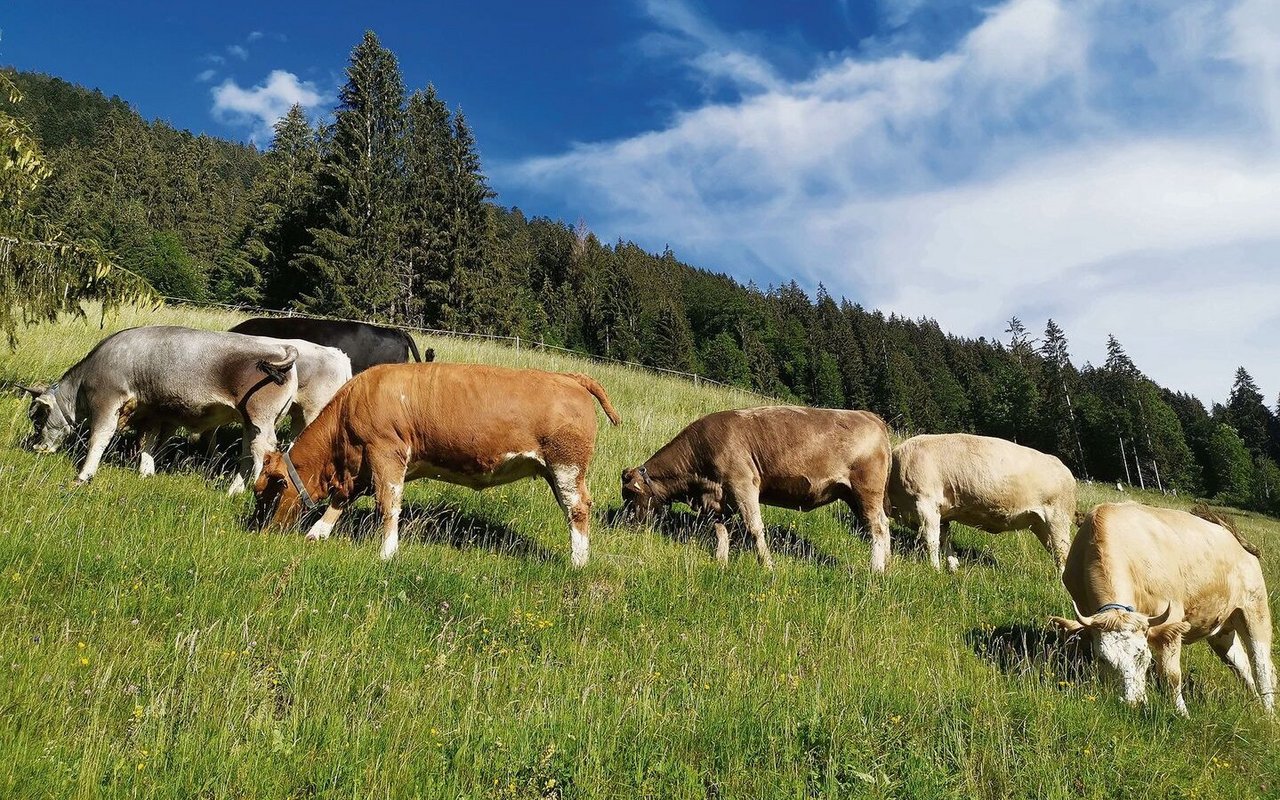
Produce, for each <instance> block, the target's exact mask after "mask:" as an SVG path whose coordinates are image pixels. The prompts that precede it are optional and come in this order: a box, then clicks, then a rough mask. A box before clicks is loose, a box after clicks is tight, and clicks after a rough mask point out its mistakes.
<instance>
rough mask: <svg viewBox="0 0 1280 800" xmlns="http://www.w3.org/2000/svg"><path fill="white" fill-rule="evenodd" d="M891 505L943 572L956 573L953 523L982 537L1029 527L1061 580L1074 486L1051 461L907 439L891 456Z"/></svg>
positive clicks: (967, 439) (1017, 448)
mask: <svg viewBox="0 0 1280 800" xmlns="http://www.w3.org/2000/svg"><path fill="white" fill-rule="evenodd" d="M889 503H890V505H891V506H892V507H893V512H892V513H893V515H894V518H895V519H897V520H898V521H900V522H903V523H906V524H914V525H915V526H916V528H917V530H918V531H919V534H920V537H921V538H922V539H924V541H925V544H926V545H927V547H928V548H929V561H930V562H931V563H932V564H933V567H934V569H941V568H942V564H941V558H940V552H941V553H944V554H945V555H946V559H947V569H948V570H950V571H952V572H954V571H955V570H956V569H957V568H958V567H959V563H960V562H959V560H958V559H957V558H956V555H955V553H954V551H953V550H952V549H951V523H952V522H959V523H962V524H964V525H972V526H973V527H975V528H979V529H981V530H984V531H987V532H988V533H1004V532H1006V531H1017V530H1024V529H1026V528H1030V529H1031V531H1032V532H1033V533H1035V535H1036V537H1037V538H1038V539H1039V540H1040V543H1041V544H1043V545H1044V547H1045V549H1046V550H1048V551H1049V554H1050V555H1051V556H1052V557H1053V563H1054V566H1056V567H1057V568H1058V573H1059V574H1061V573H1062V568H1063V564H1064V563H1065V560H1066V557H1067V548H1068V547H1069V546H1070V544H1071V522H1072V520H1073V519H1074V518H1075V512H1076V481H1075V477H1074V476H1073V475H1072V474H1071V470H1069V469H1067V467H1066V466H1065V465H1064V464H1063V463H1062V462H1061V461H1059V460H1058V459H1057V458H1055V457H1054V456H1051V455H1047V454H1045V453H1041V452H1040V451H1039V450H1033V449H1031V448H1030V447H1023V446H1022V445H1019V444H1014V443H1013V442H1010V441H1006V440H1004V439H997V438H994V437H991V436H973V435H970V434H967V433H944V434H925V435H921V436H913V437H911V438H910V439H907V440H906V441H905V442H902V443H901V444H899V445H898V446H897V447H895V448H894V450H893V468H892V469H891V470H890V472H889Z"/></svg>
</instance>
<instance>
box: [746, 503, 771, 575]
mask: <svg viewBox="0 0 1280 800" xmlns="http://www.w3.org/2000/svg"><path fill="white" fill-rule="evenodd" d="M737 506H738V511H739V513H741V514H742V520H743V521H744V522H745V523H746V524H747V530H749V531H751V535H752V536H753V537H755V540H756V556H757V557H758V558H759V559H760V564H761V565H763V566H764V568H765V569H773V554H772V553H770V552H769V542H768V540H766V539H765V535H764V518H763V517H762V516H760V495H759V493H758V491H756V490H755V489H752V490H751V491H750V492H748V493H746V496H744V497H741V498H737Z"/></svg>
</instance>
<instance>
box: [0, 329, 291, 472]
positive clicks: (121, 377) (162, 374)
mask: <svg viewBox="0 0 1280 800" xmlns="http://www.w3.org/2000/svg"><path fill="white" fill-rule="evenodd" d="M297 358H298V351H297V350H296V349H294V347H293V346H292V345H289V344H285V343H283V342H273V341H269V340H263V339H258V338H255V337H252V336H242V335H240V334H238V333H220V332H216V331H201V330H193V329H191V328H180V327H177V326H172V325H156V326H151V327H144V328H129V329H127V330H123V331H120V332H119V333H115V334H112V335H111V336H109V337H107V338H106V339H104V340H102V341H101V342H99V343H98V345H97V346H96V347H94V348H93V350H91V351H90V352H89V354H88V355H87V356H85V357H84V358H83V359H81V360H80V363H78V364H76V365H75V366H74V367H72V368H71V369H69V370H67V371H66V373H64V374H63V376H62V377H61V378H59V379H58V382H57V383H55V384H53V385H52V386H50V387H48V388H27V387H24V388H26V391H27V392H28V393H29V394H31V395H32V399H31V409H30V416H31V421H32V423H33V424H34V426H35V432H34V434H33V436H32V439H31V442H32V445H33V448H34V449H35V450H36V451H37V452H45V453H48V452H53V451H54V450H57V449H58V447H59V446H60V445H61V444H62V442H63V440H64V439H66V437H67V434H69V433H71V431H72V430H73V429H74V428H75V427H76V425H77V424H78V423H80V422H82V421H83V422H85V423H87V424H88V427H89V453H88V456H87V457H86V458H85V462H84V466H83V468H82V469H81V470H80V475H79V477H78V478H77V482H79V483H85V482H87V481H88V480H89V479H90V478H92V477H93V475H94V473H95V472H97V470H98V463H99V462H100V461H101V460H102V453H103V451H104V450H106V448H107V443H108V442H109V441H110V440H111V436H112V434H114V433H115V432H116V430H117V429H119V428H123V427H125V426H126V425H129V426H132V427H133V428H135V429H136V430H138V431H139V432H140V434H141V437H140V439H139V447H140V449H141V457H140V465H139V471H140V472H141V473H142V474H143V475H153V474H155V457H154V451H155V449H156V446H157V445H158V444H159V443H160V442H162V441H164V439H166V438H168V435H169V434H170V433H172V431H173V429H174V428H176V427H179V426H181V427H185V428H187V429H188V430H190V431H193V432H199V431H204V430H208V429H210V428H215V427H218V426H219V425H224V424H226V423H228V422H240V423H242V424H243V426H244V444H243V455H242V459H241V462H242V463H241V471H240V474H239V475H237V476H236V478H235V480H234V481H233V482H232V485H231V494H236V493H238V492H240V491H243V490H244V486H245V483H246V481H248V482H252V481H253V480H254V478H256V477H257V474H258V471H259V470H260V469H261V468H262V457H263V456H264V455H265V454H266V453H267V452H268V451H269V450H271V449H272V448H273V447H274V446H275V440H276V422H277V421H278V420H279V419H280V416H281V415H282V414H283V413H284V412H285V410H286V409H288V407H289V405H290V404H291V403H292V402H293V397H294V393H295V392H296V391H297V387H298V375H297V371H296V370H295V369H294V366H293V364H294V361H296V360H297Z"/></svg>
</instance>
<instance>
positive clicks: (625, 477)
mask: <svg viewBox="0 0 1280 800" xmlns="http://www.w3.org/2000/svg"><path fill="white" fill-rule="evenodd" d="M635 472H636V470H635V467H624V468H623V470H622V482H623V483H630V482H631V477H632V476H633V475H635Z"/></svg>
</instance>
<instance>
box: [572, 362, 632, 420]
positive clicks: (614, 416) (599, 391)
mask: <svg viewBox="0 0 1280 800" xmlns="http://www.w3.org/2000/svg"><path fill="white" fill-rule="evenodd" d="M565 374H566V375H568V376H569V377H570V378H573V379H574V380H575V381H577V382H578V383H579V384H581V385H582V388H583V389H586V390H587V391H588V392H591V393H592V394H593V395H595V396H596V399H597V400H599V401H600V408H602V409H604V413H605V416H607V417H608V418H609V421H610V422H612V423H613V424H614V425H620V424H622V417H620V416H618V412H617V411H615V410H614V408H613V403H610V402H609V395H607V394H605V392H604V387H603V386H601V385H600V384H599V383H597V382H596V379H595V378H593V377H591V376H590V375H583V374H582V373H581V372H566V373H565Z"/></svg>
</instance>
